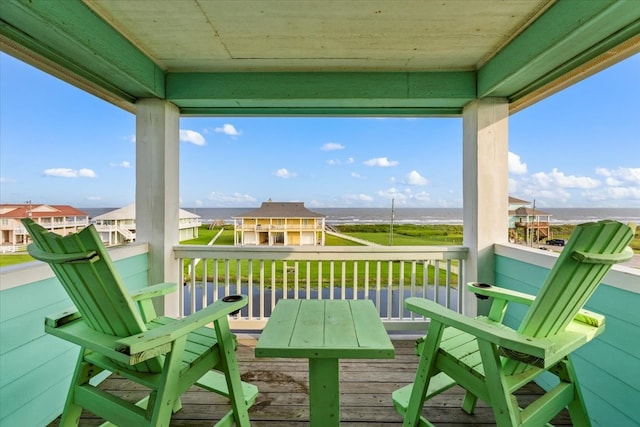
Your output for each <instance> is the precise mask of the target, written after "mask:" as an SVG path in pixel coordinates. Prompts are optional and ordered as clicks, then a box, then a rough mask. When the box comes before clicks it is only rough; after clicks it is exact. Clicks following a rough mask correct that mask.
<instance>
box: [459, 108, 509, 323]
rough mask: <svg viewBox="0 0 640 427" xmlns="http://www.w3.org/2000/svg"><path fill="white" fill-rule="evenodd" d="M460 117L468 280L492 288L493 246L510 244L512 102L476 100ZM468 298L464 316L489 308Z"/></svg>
mask: <svg viewBox="0 0 640 427" xmlns="http://www.w3.org/2000/svg"><path fill="white" fill-rule="evenodd" d="M462 117H463V153H462V158H463V160H462V169H463V171H462V186H463V206H464V213H463V224H464V239H463V240H464V242H463V243H464V245H465V246H467V247H468V248H469V257H468V258H467V262H466V268H465V280H466V281H467V282H471V281H479V282H487V283H492V282H493V280H494V277H495V274H494V267H495V262H494V254H493V245H494V243H504V242H507V240H508V219H509V214H508V208H509V202H508V199H509V182H508V180H509V177H508V174H509V170H508V164H507V163H508V152H509V144H508V139H509V138H508V130H509V128H508V121H509V103H508V101H507V100H506V99H504V98H488V99H480V100H475V101H472V102H470V103H469V104H467V105H466V106H465V108H464V110H463V113H462ZM462 285H463V286H466V283H465V284H462ZM464 295H465V297H464V301H463V304H464V305H463V307H464V313H465V314H468V315H471V316H474V315H476V314H477V312H478V311H479V312H480V313H483V312H484V311H485V310H486V309H487V307H485V306H483V305H482V304H480V305H478V301H479V300H476V298H475V296H473V295H470V294H468V293H465V294H464Z"/></svg>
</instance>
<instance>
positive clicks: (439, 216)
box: [81, 206, 640, 225]
mask: <svg viewBox="0 0 640 427" xmlns="http://www.w3.org/2000/svg"><path fill="white" fill-rule="evenodd" d="M256 208H257V206H256V207H251V208H184V209H185V210H188V211H190V212H193V213H195V214H196V215H199V216H200V217H201V219H202V221H203V222H204V223H209V222H212V221H218V220H223V221H225V222H227V223H232V222H233V217H234V216H238V215H242V214H244V213H246V212H249V211H251V210H253V209H256ZM114 209H117V208H84V209H82V208H81V210H83V211H85V212H87V213H88V214H89V217H90V218H93V217H95V216H97V215H101V214H103V213H105V212H109V211H111V210H114ZM309 209H310V210H312V211H314V212H318V213H321V214H324V215H326V216H327V220H326V221H327V223H328V224H333V225H339V224H387V223H390V222H391V209H390V208H389V209H386V208H309ZM543 210H544V212H546V213H549V214H551V223H552V224H579V223H582V222H589V221H598V220H601V219H612V220H617V221H620V222H623V223H628V222H635V223H640V209H639V208H545V209H543ZM393 221H394V224H462V208H396V209H395V210H394V220H393Z"/></svg>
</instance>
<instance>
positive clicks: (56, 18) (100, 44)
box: [0, 0, 164, 102]
mask: <svg viewBox="0 0 640 427" xmlns="http://www.w3.org/2000/svg"><path fill="white" fill-rule="evenodd" d="M0 36H2V38H3V40H4V42H3V47H2V48H3V50H8V51H9V53H16V52H15V50H13V49H12V46H21V48H22V49H23V51H22V52H17V56H19V57H20V58H21V59H23V60H25V61H27V62H29V63H31V64H32V65H35V66H42V64H47V63H48V64H58V65H60V67H56V68H55V69H53V67H49V68H48V69H47V67H46V65H45V66H44V67H43V68H45V69H47V71H49V72H52V73H53V74H54V75H56V76H57V77H59V78H61V79H63V80H65V81H70V80H73V79H82V80H85V81H86V82H87V83H90V84H94V85H97V86H98V87H100V88H101V89H102V90H103V91H106V92H109V93H112V94H113V95H115V97H119V98H122V99H125V100H127V101H129V102H134V101H135V99H137V98H142V97H159V98H163V97H164V72H163V70H161V69H160V68H159V67H158V66H157V65H156V64H154V63H153V62H152V61H151V60H150V59H149V58H148V57H147V56H146V55H145V54H144V53H142V52H141V51H140V50H139V49H137V48H136V47H135V46H134V45H133V44H131V43H130V42H129V41H128V40H127V39H125V38H124V37H123V36H122V35H120V34H119V33H118V32H117V31H116V30H115V29H113V27H111V26H110V25H109V24H108V23H106V22H105V21H104V20H103V19H101V18H100V17H99V16H97V15H96V14H95V13H94V12H93V11H92V10H91V9H89V8H88V7H87V6H86V5H85V4H84V3H83V2H80V1H49V0H3V1H2V7H0ZM99 96H100V95H99Z"/></svg>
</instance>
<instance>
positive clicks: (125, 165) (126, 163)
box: [109, 160, 131, 169]
mask: <svg viewBox="0 0 640 427" xmlns="http://www.w3.org/2000/svg"><path fill="white" fill-rule="evenodd" d="M109 166H111V167H114V168H124V169H129V168H130V167H131V162H129V161H128V160H123V161H121V162H120V163H109Z"/></svg>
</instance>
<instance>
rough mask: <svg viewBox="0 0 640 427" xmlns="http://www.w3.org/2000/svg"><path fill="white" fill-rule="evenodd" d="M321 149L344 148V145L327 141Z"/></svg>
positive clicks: (333, 149)
mask: <svg viewBox="0 0 640 427" xmlns="http://www.w3.org/2000/svg"><path fill="white" fill-rule="evenodd" d="M320 149H321V150H322V151H335V150H344V145H342V144H338V143H337V142H327V143H326V144H324V145H323V146H322V147H321V148H320Z"/></svg>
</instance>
